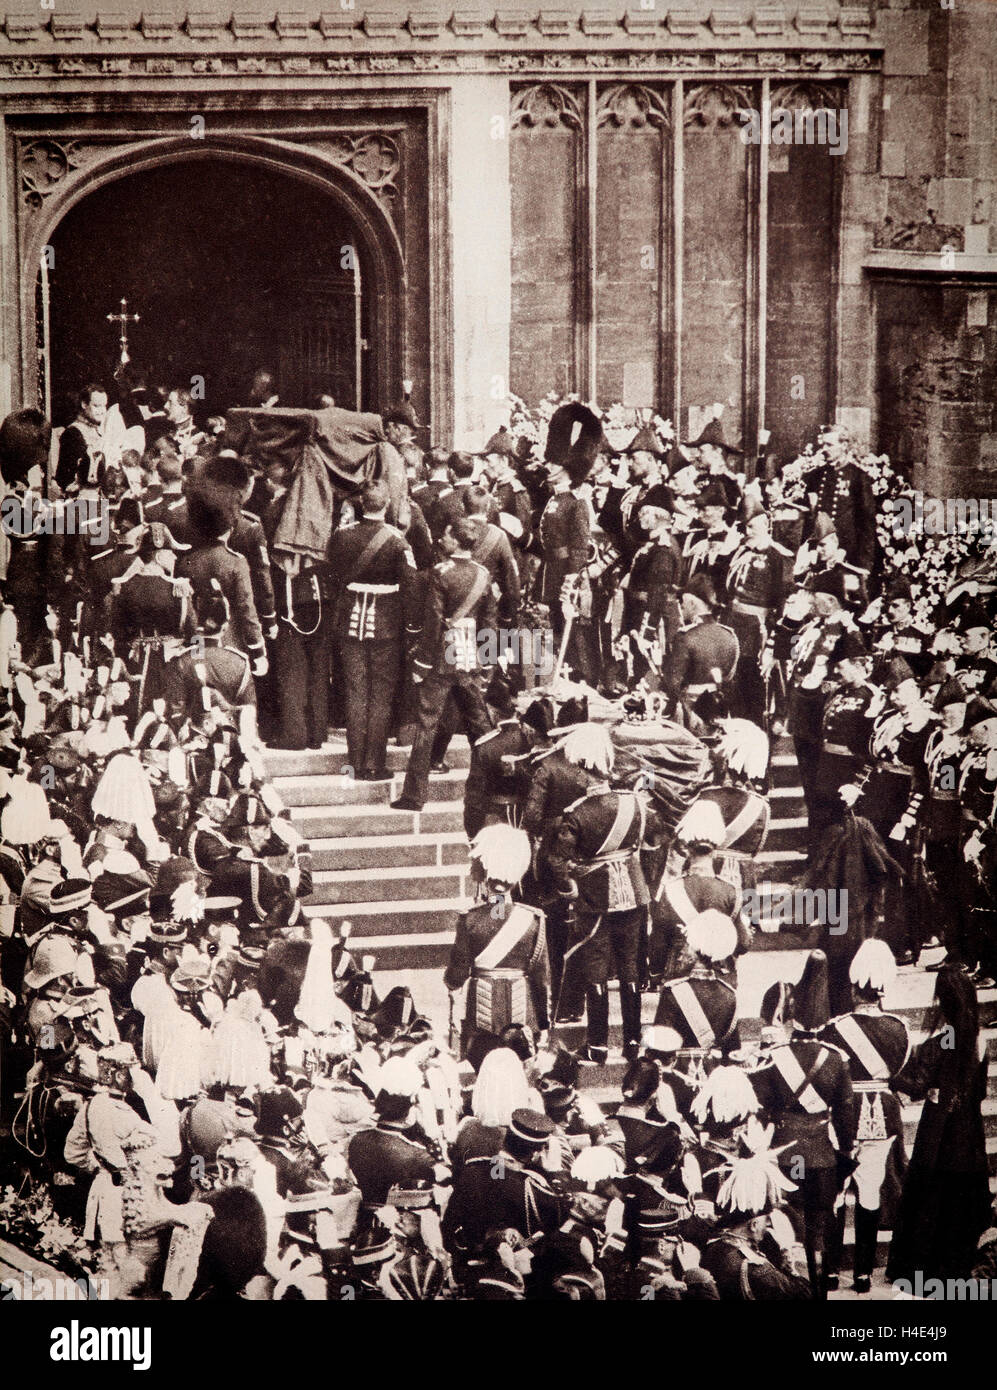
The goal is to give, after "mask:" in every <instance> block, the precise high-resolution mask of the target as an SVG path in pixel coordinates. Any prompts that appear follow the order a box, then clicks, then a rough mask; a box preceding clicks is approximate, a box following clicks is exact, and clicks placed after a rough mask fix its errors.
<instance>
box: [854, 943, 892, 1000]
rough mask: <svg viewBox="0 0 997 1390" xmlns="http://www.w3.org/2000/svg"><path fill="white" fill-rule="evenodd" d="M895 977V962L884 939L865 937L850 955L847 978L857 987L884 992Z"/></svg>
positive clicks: (879, 992)
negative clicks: (851, 955)
mask: <svg viewBox="0 0 997 1390" xmlns="http://www.w3.org/2000/svg"><path fill="white" fill-rule="evenodd" d="M896 977H897V962H896V960H895V958H894V955H893V952H892V951H891V950H890V948H889V946H888V945H887V944H886V942H885V941H880V940H878V939H877V938H876V937H872V936H870V937H867V938H866V940H865V941H863V942H862V945H861V946H860V947H859V948H858V950H857V951H856V952H855V954H854V956H853V957H852V963H851V965H850V966H849V967H848V978H849V980H850V981H851V982H852V984H853V985H856V986H857V987H858V988H859V989H870V990H875V991H876V992H877V993H878V994H885V993H886V991H887V990H888V989H889V988H890V986H891V985H892V984H893V981H894V980H895V979H896Z"/></svg>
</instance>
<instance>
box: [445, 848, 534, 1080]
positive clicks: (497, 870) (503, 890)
mask: <svg viewBox="0 0 997 1390" xmlns="http://www.w3.org/2000/svg"><path fill="white" fill-rule="evenodd" d="M529 864H530V841H529V836H528V835H527V834H526V832H525V831H523V830H516V829H514V828H513V827H512V826H510V825H486V826H485V827H484V829H482V830H481V831H479V832H478V834H477V835H476V836H475V837H474V839H473V840H472V842H471V869H472V875H473V876H474V878H475V879H476V880H477V881H478V882H479V884H480V892H481V896H482V902H481V903H480V904H479V906H477V907H473V908H472V909H471V910H470V912H466V913H464V915H463V916H462V917H459V918H458V920H457V934H456V937H455V939H454V944H453V946H452V947H451V950H450V962H449V964H448V966H447V969H446V973H445V975H444V977H443V980H444V983H445V984H446V987H447V989H448V990H449V991H450V993H451V994H452V995H455V994H456V993H458V992H459V991H460V990H461V989H463V987H464V985H465V984H467V983H468V982H470V983H469V987H468V995H467V1004H466V1008H465V1011H464V1023H463V1026H462V1029H461V1055H462V1056H464V1057H467V1058H468V1060H469V1061H470V1062H471V1065H472V1066H473V1067H474V1068H475V1070H478V1069H479V1068H480V1066H481V1062H482V1060H483V1058H484V1056H485V1054H486V1053H487V1052H488V1051H490V1050H491V1049H492V1048H494V1047H499V1046H501V1036H502V1032H503V1030H504V1029H506V1028H508V1027H509V1026H510V1025H511V1024H516V1025H519V1026H523V1027H527V1028H529V1029H530V1030H531V1031H532V1032H533V1033H534V1034H536V1033H537V1032H541V1033H543V1032H546V1030H547V1028H548V1027H549V1026H550V1013H549V1006H548V997H549V991H550V967H549V964H548V960H547V939H546V932H545V929H544V914H543V913H542V912H541V911H540V909H539V908H536V907H531V906H529V905H527V904H526V903H522V902H516V901H515V900H514V898H513V893H514V891H515V889H516V888H517V887H518V885H519V883H520V881H521V879H522V877H523V875H524V874H525V872H526V870H527V869H528V868H529Z"/></svg>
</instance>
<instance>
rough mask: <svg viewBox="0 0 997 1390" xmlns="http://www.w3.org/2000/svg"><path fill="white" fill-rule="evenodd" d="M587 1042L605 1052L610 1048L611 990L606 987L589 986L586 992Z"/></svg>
mask: <svg viewBox="0 0 997 1390" xmlns="http://www.w3.org/2000/svg"><path fill="white" fill-rule="evenodd" d="M585 1018H586V1024H587V1029H586V1042H587V1044H588V1046H589V1047H590V1048H598V1049H599V1050H600V1051H602V1052H605V1051H606V1049H607V1048H608V1047H609V990H608V989H607V987H606V986H605V985H589V987H588V989H587V990H586V991H585Z"/></svg>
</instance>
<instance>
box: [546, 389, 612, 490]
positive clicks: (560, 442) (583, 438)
mask: <svg viewBox="0 0 997 1390" xmlns="http://www.w3.org/2000/svg"><path fill="white" fill-rule="evenodd" d="M576 427H577V428H576ZM601 443H602V421H601V420H600V419H599V417H598V415H596V414H595V412H594V411H592V410H589V408H588V406H586V405H582V403H581V402H580V401H569V402H568V403H567V405H562V406H559V407H558V409H557V410H555V411H554V414H553V415H552V416H551V421H550V425H549V426H548V429H547V445H546V448H545V449H544V459H545V461H546V462H547V463H556V464H560V466H561V467H562V468H564V469H566V470H567V473H568V476H569V477H570V479H571V481H572V483H573V484H575V485H576V486H577V485H578V484H579V483H582V482H584V481H585V479H586V478H587V477H588V475H589V473H590V472H591V471H592V468H593V466H594V464H595V461H596V459H597V458H598V456H599V446H600V444H601Z"/></svg>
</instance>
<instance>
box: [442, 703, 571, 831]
mask: <svg viewBox="0 0 997 1390" xmlns="http://www.w3.org/2000/svg"><path fill="white" fill-rule="evenodd" d="M532 747H533V737H532V735H531V733H530V731H529V730H528V729H527V728H526V727H525V726H524V725H522V724H520V722H519V720H518V719H516V718H510V719H502V720H500V721H499V724H498V727H497V728H495V729H491V730H490V731H489V732H488V733H487V734H482V735H481V737H480V738H479V739H475V742H474V746H473V747H472V749H471V766H470V768H469V770H468V774H467V782H466V784H465V787H464V829H465V830H466V831H467V834H468V838H470V839H473V837H474V836H475V835H477V833H478V831H479V830H480V829H481V828H482V826H484V825H486V824H488V822H489V820H490V819H491V820H495V819H497V820H501V821H505V822H507V823H508V824H509V825H517V824H518V823H519V808H520V806H521V804H522V801H523V797H524V795H525V793H526V789H527V787H528V786H529V771H528V767H529V762H528V755H529V753H530V750H531V748H532ZM508 758H515V759H516V760H517V761H516V762H515V763H512V764H510V763H509V762H507V761H505V760H506V759H508ZM571 799H572V800H574V799H575V798H574V797H572V798H571Z"/></svg>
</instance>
